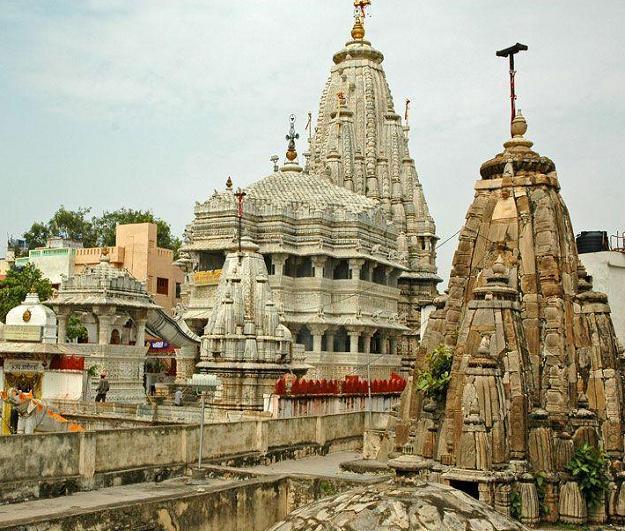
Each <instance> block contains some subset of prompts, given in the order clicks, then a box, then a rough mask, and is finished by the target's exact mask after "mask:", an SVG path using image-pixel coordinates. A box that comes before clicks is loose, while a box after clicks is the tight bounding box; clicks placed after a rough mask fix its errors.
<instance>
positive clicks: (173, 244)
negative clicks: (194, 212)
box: [93, 208, 181, 253]
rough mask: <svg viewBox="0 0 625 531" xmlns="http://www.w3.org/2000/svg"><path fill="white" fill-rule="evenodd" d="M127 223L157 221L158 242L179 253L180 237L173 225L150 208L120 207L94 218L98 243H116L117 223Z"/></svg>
mask: <svg viewBox="0 0 625 531" xmlns="http://www.w3.org/2000/svg"><path fill="white" fill-rule="evenodd" d="M127 223H156V226H157V232H158V234H157V237H156V244H157V245H158V246H159V247H163V248H165V249H171V250H172V251H174V252H175V253H177V251H178V248H179V247H180V244H181V241H180V238H176V237H175V236H173V235H172V232H171V226H170V225H169V223H167V222H166V221H164V220H162V219H161V218H158V217H156V216H154V214H153V213H152V212H151V211H150V210H134V209H131V208H120V209H118V210H114V211H112V212H104V214H102V216H100V217H99V218H93V225H94V226H95V227H96V231H97V244H98V245H100V246H111V245H115V229H116V227H117V225H125V224H127Z"/></svg>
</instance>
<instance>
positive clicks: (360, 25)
mask: <svg viewBox="0 0 625 531" xmlns="http://www.w3.org/2000/svg"><path fill="white" fill-rule="evenodd" d="M370 5H371V0H354V19H355V20H354V27H353V28H352V39H354V40H356V41H361V40H362V39H364V38H365V26H364V21H365V16H366V14H367V8H368V7H369V6H370Z"/></svg>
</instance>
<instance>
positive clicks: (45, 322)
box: [6, 293, 56, 343]
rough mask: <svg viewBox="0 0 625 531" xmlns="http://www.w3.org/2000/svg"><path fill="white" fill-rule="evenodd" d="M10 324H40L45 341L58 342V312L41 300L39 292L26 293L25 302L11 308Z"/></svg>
mask: <svg viewBox="0 0 625 531" xmlns="http://www.w3.org/2000/svg"><path fill="white" fill-rule="evenodd" d="M6 324H7V325H8V326H39V327H41V329H42V338H43V342H44V343H56V314H55V313H54V312H53V311H52V309H50V308H48V307H47V306H45V305H44V304H42V303H41V301H40V300H39V295H37V293H29V294H28V295H26V298H25V299H24V302H22V304H20V305H19V306H16V307H15V308H12V309H11V310H9V312H8V313H7V316H6Z"/></svg>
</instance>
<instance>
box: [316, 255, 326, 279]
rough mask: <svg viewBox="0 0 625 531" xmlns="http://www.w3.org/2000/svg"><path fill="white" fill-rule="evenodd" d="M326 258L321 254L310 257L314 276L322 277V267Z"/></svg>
mask: <svg viewBox="0 0 625 531" xmlns="http://www.w3.org/2000/svg"><path fill="white" fill-rule="evenodd" d="M327 260H328V257H327V256H323V255H320V256H313V257H312V264H313V267H314V268H315V278H323V267H324V266H325V264H326V262H327Z"/></svg>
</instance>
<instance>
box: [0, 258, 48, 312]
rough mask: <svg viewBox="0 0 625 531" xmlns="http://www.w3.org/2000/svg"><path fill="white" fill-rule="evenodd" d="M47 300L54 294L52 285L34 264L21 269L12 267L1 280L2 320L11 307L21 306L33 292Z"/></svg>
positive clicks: (0, 305)
mask: <svg viewBox="0 0 625 531" xmlns="http://www.w3.org/2000/svg"><path fill="white" fill-rule="evenodd" d="M33 291H34V292H36V293H37V294H38V295H39V299H40V300H42V301H45V300H46V299H49V298H50V296H51V295H52V285H51V284H50V281H49V280H48V279H47V278H44V277H43V275H42V274H41V271H39V269H37V268H36V267H35V266H34V265H33V264H26V265H25V266H24V267H22V268H21V269H17V268H14V267H13V268H11V269H9V271H8V272H7V276H6V278H5V279H4V280H2V281H0V320H1V321H5V320H6V316H7V313H9V310H11V308H15V307H16V306H19V305H20V304H21V303H22V301H23V300H24V299H25V298H26V295H28V294H29V293H31V292H33Z"/></svg>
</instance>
